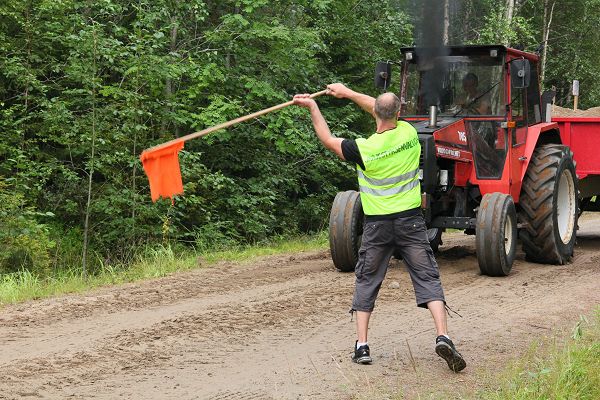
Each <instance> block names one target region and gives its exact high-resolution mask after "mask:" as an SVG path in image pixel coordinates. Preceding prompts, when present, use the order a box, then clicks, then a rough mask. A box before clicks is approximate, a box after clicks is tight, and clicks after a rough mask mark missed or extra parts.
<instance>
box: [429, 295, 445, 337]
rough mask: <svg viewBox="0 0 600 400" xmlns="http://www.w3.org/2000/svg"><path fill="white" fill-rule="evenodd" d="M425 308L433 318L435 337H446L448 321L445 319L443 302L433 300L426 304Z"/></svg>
mask: <svg viewBox="0 0 600 400" xmlns="http://www.w3.org/2000/svg"><path fill="white" fill-rule="evenodd" d="M427 308H429V312H431V316H432V317H433V323H434V324H435V332H436V334H437V336H441V335H444V336H448V321H447V319H446V307H445V305H444V302H443V301H440V300H434V301H430V302H429V303H427Z"/></svg>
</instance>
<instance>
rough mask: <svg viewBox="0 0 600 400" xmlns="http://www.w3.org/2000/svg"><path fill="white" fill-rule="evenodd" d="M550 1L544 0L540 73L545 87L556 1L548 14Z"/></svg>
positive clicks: (541, 82) (541, 81)
mask: <svg viewBox="0 0 600 400" xmlns="http://www.w3.org/2000/svg"><path fill="white" fill-rule="evenodd" d="M549 2H550V0H544V27H543V29H544V31H543V36H544V37H543V43H544V49H543V51H542V62H541V64H542V65H541V68H540V69H541V73H540V84H541V85H542V87H544V78H545V76H546V59H547V55H548V38H549V37H550V26H551V25H552V16H553V15H554V6H555V5H556V1H553V2H552V7H551V8H550V12H549V13H548V3H549Z"/></svg>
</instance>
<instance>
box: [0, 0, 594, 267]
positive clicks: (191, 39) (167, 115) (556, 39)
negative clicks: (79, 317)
mask: <svg viewBox="0 0 600 400" xmlns="http://www.w3.org/2000/svg"><path fill="white" fill-rule="evenodd" d="M424 3H427V2H424V1H417V0H413V1H411V0H396V1H391V0H389V1H388V0H382V1H370V2H367V1H362V0H351V1H348V0H300V1H268V0H219V1H199V0H189V1H181V0H151V1H150V0H137V1H136V0H134V1H123V0H96V1H83V0H77V1H75V0H3V1H2V2H1V3H0V274H2V273H11V272H14V271H17V270H21V269H27V270H29V271H33V272H34V273H35V274H38V275H39V276H45V275H50V274H52V273H53V272H56V271H59V270H64V269H71V270H73V269H75V270H77V271H80V272H84V273H94V271H97V270H98V268H101V267H105V266H106V265H127V264H128V263H129V262H131V261H132V260H133V259H134V258H135V257H138V256H139V255H140V254H143V253H144V252H145V251H147V250H148V249H149V248H150V249H151V248H153V247H155V246H165V245H166V246H173V248H175V249H179V248H181V249H182V250H183V249H185V248H191V249H194V250H198V251H210V250H213V249H220V248H226V247H228V246H237V245H240V244H248V243H257V242H261V241H264V240H268V239H271V238H273V237H281V236H293V235H297V234H302V233H311V232H317V231H321V230H323V229H324V227H325V225H326V223H327V216H328V213H329V209H330V205H331V202H332V199H333V197H334V196H335V194H336V192H338V191H339V190H347V189H354V188H355V176H354V171H353V168H352V167H351V166H350V165H347V164H345V163H342V162H339V161H338V160H337V159H336V158H335V156H333V155H331V154H329V153H327V151H325V150H324V149H323V148H322V147H321V146H320V144H319V143H318V140H317V139H316V138H315V136H314V133H313V131H312V127H311V125H310V120H309V118H308V116H307V114H306V111H305V110H302V109H299V108H295V107H290V108H287V109H285V110H283V111H280V112H277V113H273V114H270V115H268V116H265V117H263V118H261V119H260V120H256V121H254V122H251V123H246V124H242V125H238V126H236V127H234V128H232V129H229V130H227V131H222V132H220V133H217V134H214V135H212V136H209V137H207V138H206V139H199V140H194V141H190V142H188V143H187V144H186V148H185V150H184V151H182V152H181V153H180V161H181V164H182V171H183V181H184V184H185V195H184V196H181V197H178V198H177V199H176V201H175V202H174V203H171V202H170V201H159V202H158V203H155V204H154V203H152V202H151V201H150V195H149V188H148V181H147V179H146V177H145V175H144V173H143V170H142V168H141V164H140V161H139V154H140V153H141V151H142V150H143V149H144V148H147V147H150V146H153V145H155V144H158V143H160V142H163V141H166V140H169V139H171V138H173V137H176V136H182V135H184V134H187V133H190V132H192V131H195V130H200V129H202V128H205V127H208V126H211V125H213V124H217V123H220V122H224V121H226V120H229V119H232V118H235V117H238V116H240V115H243V114H247V113H249V112H252V111H257V110H260V109H263V108H266V107H268V106H271V105H274V104H277V103H281V102H284V101H287V100H289V99H290V98H291V96H292V95H294V94H295V93H305V92H313V91H317V90H320V89H322V88H323V87H324V86H325V85H326V84H328V83H332V82H344V83H346V84H348V85H350V86H351V87H352V88H353V89H356V90H359V91H363V92H366V93H369V94H371V95H377V94H378V91H377V90H376V89H375V88H374V86H373V70H374V65H375V63H376V61H378V60H392V61H397V60H399V49H400V48H401V47H403V46H410V45H412V44H413V43H414V42H415V37H414V32H415V30H414V28H415V27H418V26H425V25H424V24H427V23H428V21H427V12H426V11H425V13H424V12H423V10H424V7H423V4H424ZM432 3H433V4H438V6H439V7H443V8H444V12H445V15H446V16H447V18H446V20H447V23H446V32H447V40H448V43H449V44H498V43H500V44H508V45H513V46H515V45H521V46H523V47H524V49H526V50H528V51H534V52H535V51H539V52H540V54H541V55H542V57H543V60H542V63H541V64H542V68H543V71H542V74H543V82H542V85H543V87H544V88H550V87H552V86H554V87H556V89H557V103H558V104H559V105H564V106H568V105H569V104H570V102H571V99H570V90H569V89H570V87H571V82H572V80H573V79H578V80H579V81H580V87H581V89H580V90H581V96H580V100H579V101H580V107H581V108H588V107H593V106H598V105H600V80H599V79H597V77H598V75H599V72H600V46H598V43H600V22H599V21H600V0H571V1H558V0H556V1H553V0H537V1H534V0H521V1H519V0H503V1H491V0H462V1H459V0H440V1H434V2H432ZM419 10H420V11H419ZM541 44H545V46H540V45H541ZM395 73H396V77H397V76H398V71H395ZM397 85H398V83H397V81H396V82H394V83H393V86H394V88H396V87H397ZM319 103H320V104H321V107H322V109H323V111H324V114H325V116H326V118H327V120H328V121H329V122H330V125H331V127H332V131H333V132H334V133H335V134H336V135H338V136H342V137H358V136H365V135H367V134H369V133H370V132H371V130H372V129H373V126H372V121H371V120H370V118H369V116H368V115H366V114H365V113H362V112H361V111H360V110H359V109H358V108H357V107H356V106H354V105H353V104H350V103H349V102H348V101H343V100H337V99H330V98H322V99H319Z"/></svg>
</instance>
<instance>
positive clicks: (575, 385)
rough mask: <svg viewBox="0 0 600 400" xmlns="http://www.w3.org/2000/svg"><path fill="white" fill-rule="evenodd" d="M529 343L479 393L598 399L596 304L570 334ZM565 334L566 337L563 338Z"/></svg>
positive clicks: (496, 397)
mask: <svg viewBox="0 0 600 400" xmlns="http://www.w3.org/2000/svg"><path fill="white" fill-rule="evenodd" d="M563 334H564V336H562V337H561V336H560V335H559V336H557V337H554V338H553V339H547V340H543V341H541V342H538V343H536V344H534V345H532V347H531V349H530V350H529V351H528V352H527V354H526V355H525V356H523V357H522V358H520V359H518V360H516V361H514V362H513V363H512V365H511V366H509V367H508V369H507V371H506V372H505V374H504V375H503V376H501V378H500V379H499V380H498V381H497V382H498V383H497V386H499V387H498V388H495V387H490V389H488V390H486V391H484V392H483V393H481V394H480V395H479V396H477V397H478V398H482V399H486V400H504V399H514V400H545V399H577V400H596V399H600V307H599V308H597V309H596V311H595V312H594V314H593V315H591V316H590V317H584V316H581V317H580V320H579V322H577V324H576V325H575V327H574V328H573V330H572V332H571V334H570V335H569V334H568V332H563ZM565 336H566V337H565Z"/></svg>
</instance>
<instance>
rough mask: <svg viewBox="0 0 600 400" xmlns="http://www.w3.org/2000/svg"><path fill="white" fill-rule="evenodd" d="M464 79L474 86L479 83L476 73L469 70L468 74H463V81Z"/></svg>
mask: <svg viewBox="0 0 600 400" xmlns="http://www.w3.org/2000/svg"><path fill="white" fill-rule="evenodd" d="M466 81H471V82H473V83H474V84H475V86H477V85H478V84H479V78H478V77H477V75H475V74H474V73H472V72H469V73H468V74H466V75H465V77H464V78H463V82H466Z"/></svg>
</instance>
